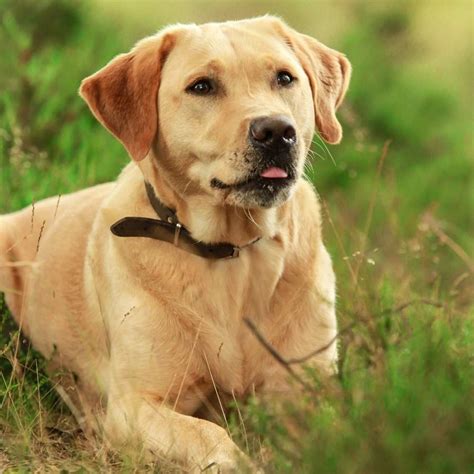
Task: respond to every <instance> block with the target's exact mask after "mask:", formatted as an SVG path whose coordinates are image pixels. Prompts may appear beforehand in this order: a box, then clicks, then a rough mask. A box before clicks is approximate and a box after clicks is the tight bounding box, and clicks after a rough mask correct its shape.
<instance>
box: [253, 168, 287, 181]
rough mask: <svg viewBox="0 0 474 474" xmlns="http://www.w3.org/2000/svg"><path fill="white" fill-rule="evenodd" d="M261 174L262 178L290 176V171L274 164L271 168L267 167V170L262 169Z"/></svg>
mask: <svg viewBox="0 0 474 474" xmlns="http://www.w3.org/2000/svg"><path fill="white" fill-rule="evenodd" d="M260 176H261V177H262V178H288V173H287V172H286V171H284V170H282V169H281V168H277V167H275V166H272V167H271V168H267V169H266V170H265V171H262V172H261V173H260Z"/></svg>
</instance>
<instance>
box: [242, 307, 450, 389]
mask: <svg viewBox="0 0 474 474" xmlns="http://www.w3.org/2000/svg"><path fill="white" fill-rule="evenodd" d="M415 304H423V305H427V306H434V307H436V308H442V307H443V305H442V304H441V303H440V302H438V301H433V300H429V299H424V298H418V299H413V300H410V301H406V302H405V303H402V304H400V305H399V306H396V307H395V308H388V309H385V310H383V311H381V312H380V313H379V314H378V315H376V317H382V316H386V315H387V314H396V313H400V312H402V311H403V310H404V309H406V308H408V307H410V306H413V305H415ZM353 316H356V315H353ZM358 322H359V321H353V322H352V323H350V324H348V325H347V326H345V327H344V328H342V329H341V330H340V331H338V332H337V334H336V335H335V336H334V337H333V338H332V339H331V340H330V341H329V342H328V343H326V344H324V346H321V347H319V348H318V349H315V350H314V351H312V352H310V353H309V354H306V355H305V356H302V357H295V358H292V359H285V358H284V357H283V356H282V355H281V354H280V353H279V352H278V351H277V350H276V349H275V348H274V347H273V346H272V345H271V344H270V343H269V342H268V341H267V340H266V338H265V337H264V336H263V334H262V333H261V332H260V331H259V330H258V328H257V326H255V324H254V323H253V321H251V320H250V319H249V318H244V323H245V324H246V325H247V327H248V328H249V329H250V330H251V331H252V333H253V334H254V336H255V337H256V338H257V340H258V341H259V342H260V344H262V346H263V347H264V348H265V349H266V350H267V352H268V353H269V354H270V355H271V356H272V357H273V358H274V359H275V360H276V361H277V362H278V363H279V364H280V365H281V366H282V367H283V368H284V369H285V370H286V371H287V372H288V373H289V374H290V375H291V376H292V377H293V378H294V379H295V380H297V381H298V382H299V383H300V384H301V385H303V386H304V387H305V388H306V389H308V390H313V389H312V388H311V387H310V386H309V385H308V384H307V383H306V382H305V381H304V380H303V379H302V378H301V377H300V376H299V375H298V374H297V373H296V372H295V371H294V370H293V368H292V367H291V366H292V365H294V364H304V363H305V362H308V360H310V359H312V358H313V357H315V356H317V355H318V354H321V353H322V352H324V351H326V350H327V349H329V348H330V347H331V346H332V345H333V344H334V343H335V342H336V341H337V339H338V338H339V337H341V336H342V335H343V334H345V333H346V332H348V331H350V330H351V329H352V328H353V327H354V326H355V325H356V324H357V323H358Z"/></svg>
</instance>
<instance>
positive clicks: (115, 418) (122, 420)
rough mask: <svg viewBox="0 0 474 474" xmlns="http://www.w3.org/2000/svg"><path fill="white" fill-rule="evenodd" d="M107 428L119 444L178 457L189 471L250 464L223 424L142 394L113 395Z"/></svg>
mask: <svg viewBox="0 0 474 474" xmlns="http://www.w3.org/2000/svg"><path fill="white" fill-rule="evenodd" d="M104 429H105V434H106V436H107V438H108V439H109V441H110V442H112V444H113V445H114V446H115V447H117V448H119V449H120V448H123V447H127V448H132V449H135V450H137V449H138V450H139V452H140V451H141V452H142V453H143V451H144V454H150V453H151V454H152V455H153V456H154V457H155V458H162V459H167V460H174V461H176V462H178V463H180V464H184V466H185V468H186V471H187V472H201V471H202V470H203V469H206V468H208V471H206V472H237V469H238V467H239V465H241V463H243V464H247V465H248V462H247V461H246V460H245V455H244V454H243V453H242V452H241V451H240V450H239V448H238V447H237V446H236V445H235V444H234V442H233V441H232V440H231V439H230V437H229V436H228V435H227V432H226V431H225V430H224V429H223V428H221V427H220V426H218V425H216V424H214V423H211V422H209V421H206V420H201V419H199V418H194V417H192V416H188V415H183V414H181V413H178V412H176V411H174V410H172V409H171V408H169V407H167V406H166V405H165V404H164V403H162V402H160V401H157V400H153V399H151V398H150V397H147V396H141V395H140V394H138V393H134V394H127V395H125V396H123V395H122V396H112V397H109V401H108V403H107V416H106V420H105V425H104Z"/></svg>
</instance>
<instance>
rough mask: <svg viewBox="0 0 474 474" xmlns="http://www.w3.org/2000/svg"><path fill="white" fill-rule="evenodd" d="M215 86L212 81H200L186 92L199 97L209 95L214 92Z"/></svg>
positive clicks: (194, 83)
mask: <svg viewBox="0 0 474 474" xmlns="http://www.w3.org/2000/svg"><path fill="white" fill-rule="evenodd" d="M214 89H215V86H214V83H213V82H212V81H211V80H210V79H199V80H197V81H196V82H193V83H192V84H191V85H190V86H189V87H188V88H187V89H186V92H190V93H191V94H197V95H208V94H210V93H211V92H214Z"/></svg>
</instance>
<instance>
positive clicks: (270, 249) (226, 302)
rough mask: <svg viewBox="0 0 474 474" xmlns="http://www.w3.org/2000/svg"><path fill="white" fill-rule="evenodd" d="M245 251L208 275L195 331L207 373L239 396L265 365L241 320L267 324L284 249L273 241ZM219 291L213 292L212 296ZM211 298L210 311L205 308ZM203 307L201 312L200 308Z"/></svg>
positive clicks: (257, 379)
mask: <svg viewBox="0 0 474 474" xmlns="http://www.w3.org/2000/svg"><path fill="white" fill-rule="evenodd" d="M262 244H263V245H262V246H261V247H259V248H256V249H253V251H251V252H248V253H247V254H245V253H244V255H242V256H241V257H240V258H239V260H234V261H227V262H224V261H223V262H220V263H222V265H219V266H217V267H216V268H214V269H213V270H214V271H211V272H210V273H209V275H208V278H209V279H208V280H207V292H206V295H205V298H203V300H202V301H201V302H195V304H196V306H197V307H199V306H200V304H202V306H201V308H200V313H201V317H202V329H203V330H202V331H201V335H200V336H199V337H200V338H201V340H202V342H203V343H204V344H203V346H202V347H203V348H205V349H203V351H204V353H203V357H204V358H205V367H204V371H205V372H206V371H207V372H208V373H207V374H206V375H207V378H210V373H212V378H213V379H214V382H215V383H216V384H217V385H218V386H219V387H220V388H221V389H222V390H223V391H225V392H229V393H231V392H234V393H236V394H237V395H241V394H243V393H245V392H247V391H248V390H250V389H251V387H252V386H253V385H258V384H259V383H261V381H262V379H263V378H264V377H265V372H266V371H267V370H268V360H267V361H266V362H267V364H266V365H265V362H264V360H263V359H262V357H258V356H257V355H258V354H261V350H262V346H261V344H260V343H259V342H258V340H257V339H256V338H255V335H254V334H252V332H251V331H250V329H249V327H248V326H247V324H246V323H245V319H248V320H251V321H253V322H255V323H256V324H257V325H261V326H268V325H269V322H270V320H271V318H272V314H271V312H270V307H271V303H272V299H273V298H274V297H275V294H276V292H277V291H278V290H277V287H278V282H279V280H280V278H281V275H282V272H283V264H284V262H283V252H282V251H281V247H280V246H279V245H278V244H276V243H274V242H267V243H264V242H262ZM216 295H218V296H216ZM210 303H211V306H212V310H211V311H209V304H210ZM201 311H202V312H201Z"/></svg>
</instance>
